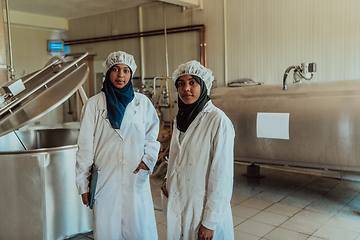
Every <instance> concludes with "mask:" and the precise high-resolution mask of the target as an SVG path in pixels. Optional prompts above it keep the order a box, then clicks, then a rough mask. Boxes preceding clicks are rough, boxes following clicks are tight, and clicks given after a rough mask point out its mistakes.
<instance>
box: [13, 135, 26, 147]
mask: <svg viewBox="0 0 360 240" xmlns="http://www.w3.org/2000/svg"><path fill="white" fill-rule="evenodd" d="M14 133H15V136H16V137H17V139H18V140H19V142H20V144H21V146H22V147H23V148H24V150H28V149H27V147H26V146H25V144H24V142H23V141H21V139H20V137H19V135H17V133H16V132H15V131H14Z"/></svg>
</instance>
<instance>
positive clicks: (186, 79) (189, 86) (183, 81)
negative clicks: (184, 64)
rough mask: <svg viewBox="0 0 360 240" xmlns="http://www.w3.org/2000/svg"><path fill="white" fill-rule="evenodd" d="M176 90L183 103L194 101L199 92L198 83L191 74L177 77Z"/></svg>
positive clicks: (197, 97)
mask: <svg viewBox="0 0 360 240" xmlns="http://www.w3.org/2000/svg"><path fill="white" fill-rule="evenodd" d="M177 90H178V93H179V97H180V98H181V100H182V101H183V102H184V103H185V104H192V103H194V102H196V100H198V99H199V97H200V93H201V87H200V84H199V83H198V82H197V81H196V80H195V79H194V78H193V77H192V76H191V75H183V76H181V77H180V78H179V79H178V81H177Z"/></svg>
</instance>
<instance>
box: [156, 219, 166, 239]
mask: <svg viewBox="0 0 360 240" xmlns="http://www.w3.org/2000/svg"><path fill="white" fill-rule="evenodd" d="M157 231H158V237H159V240H166V225H164V224H161V223H160V224H157Z"/></svg>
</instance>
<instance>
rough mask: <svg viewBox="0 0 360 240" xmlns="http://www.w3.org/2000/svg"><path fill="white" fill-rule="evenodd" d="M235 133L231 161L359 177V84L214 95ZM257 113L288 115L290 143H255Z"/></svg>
mask: <svg viewBox="0 0 360 240" xmlns="http://www.w3.org/2000/svg"><path fill="white" fill-rule="evenodd" d="M211 99H212V101H213V103H214V104H215V106H217V107H219V108H220V109H222V110H223V111H224V112H225V113H226V114H227V116H228V117H229V118H230V119H231V121H232V123H233V124H234V127H235V132H236V137H235V159H236V160H238V161H246V162H254V163H270V164H280V165H288V166H296V167H311V168H320V169H331V170H346V171H357V172H359V171H360V148H359V147H358V145H359V141H360V127H359V126H360V104H359V102H360V80H351V81H340V82H327V83H302V84H292V85H291V87H290V88H289V89H288V90H287V91H282V87H281V86H274V85H273V86H270V85H268V86H266V85H261V86H253V87H251V88H227V87H222V88H217V89H213V90H212V93H211ZM258 112H272V113H290V119H289V134H290V135H289V136H290V139H289V140H282V139H270V138H257V133H256V121H257V113H258Z"/></svg>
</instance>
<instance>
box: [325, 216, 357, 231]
mask: <svg viewBox="0 0 360 240" xmlns="http://www.w3.org/2000/svg"><path fill="white" fill-rule="evenodd" d="M325 225H326V226H333V227H337V228H341V229H345V230H350V231H354V232H358V233H360V221H359V220H355V219H349V218H344V217H338V216H333V217H332V218H331V219H330V220H329V221H328V222H327V223H325Z"/></svg>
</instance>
